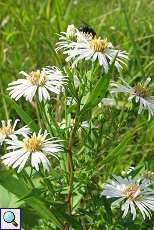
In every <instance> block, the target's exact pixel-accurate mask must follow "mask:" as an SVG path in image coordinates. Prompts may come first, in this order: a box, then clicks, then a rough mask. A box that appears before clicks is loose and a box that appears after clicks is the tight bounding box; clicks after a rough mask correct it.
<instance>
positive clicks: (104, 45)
mask: <svg viewBox="0 0 154 230" xmlns="http://www.w3.org/2000/svg"><path fill="white" fill-rule="evenodd" d="M63 53H64V54H66V55H67V56H68V57H67V58H66V61H67V62H68V61H70V60H73V66H75V65H77V63H78V62H79V61H81V60H83V59H85V60H92V61H93V62H94V61H98V62H99V64H100V66H102V67H103V69H104V71H105V73H107V72H108V70H109V64H110V63H111V62H112V60H113V59H114V57H115V56H116V55H117V57H116V60H115V63H114V65H115V67H116V68H117V70H118V71H120V69H122V66H123V65H126V63H127V61H128V54H127V53H126V52H125V51H121V50H118V49H115V48H114V47H113V46H112V44H111V43H110V42H108V41H107V39H101V38H100V37H99V38H97V37H94V38H93V37H92V36H90V35H88V36H85V34H84V33H81V32H79V31H78V32H77V41H72V42H70V43H69V45H67V46H66V47H65V49H64V51H63Z"/></svg>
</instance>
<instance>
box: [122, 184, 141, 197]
mask: <svg viewBox="0 0 154 230" xmlns="http://www.w3.org/2000/svg"><path fill="white" fill-rule="evenodd" d="M137 191H139V186H138V185H137V184H129V185H128V186H127V187H126V189H125V190H124V195H125V196H127V197H128V198H129V199H130V200H133V199H134V198H135V197H136V196H135V195H136V192H137Z"/></svg>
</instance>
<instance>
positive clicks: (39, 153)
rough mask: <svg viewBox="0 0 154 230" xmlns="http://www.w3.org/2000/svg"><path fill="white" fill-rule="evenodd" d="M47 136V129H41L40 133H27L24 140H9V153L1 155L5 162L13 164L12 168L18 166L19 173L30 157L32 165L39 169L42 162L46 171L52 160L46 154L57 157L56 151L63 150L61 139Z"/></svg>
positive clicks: (8, 164) (9, 164)
mask: <svg viewBox="0 0 154 230" xmlns="http://www.w3.org/2000/svg"><path fill="white" fill-rule="evenodd" d="M47 136H48V133H47V131H45V132H42V130H40V131H39V132H38V134H36V133H33V134H32V135H27V136H26V137H25V138H24V139H23V140H18V139H12V140H7V142H6V143H7V145H8V147H7V151H8V153H7V154H5V155H3V156H2V157H1V159H2V160H3V163H4V164H5V165H7V166H12V168H18V171H17V172H18V173H19V172H21V171H22V169H23V168H24V167H25V165H26V162H27V161H28V159H30V160H31V166H32V167H34V168H35V169H36V170H37V171H39V166H40V164H41V163H42V165H43V169H44V171H45V170H49V166H50V162H49V160H48V158H47V157H46V155H52V156H54V157H56V158H57V155H56V153H58V152H60V151H62V145H60V144H59V142H60V140H55V138H47Z"/></svg>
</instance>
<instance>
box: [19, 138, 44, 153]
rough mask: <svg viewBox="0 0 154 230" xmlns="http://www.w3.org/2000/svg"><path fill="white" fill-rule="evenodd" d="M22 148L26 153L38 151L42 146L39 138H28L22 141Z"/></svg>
mask: <svg viewBox="0 0 154 230" xmlns="http://www.w3.org/2000/svg"><path fill="white" fill-rule="evenodd" d="M23 142H24V148H25V149H26V151H28V152H35V151H40V150H41V148H42V145H43V142H42V139H41V138H40V137H30V138H25V139H24V140H23Z"/></svg>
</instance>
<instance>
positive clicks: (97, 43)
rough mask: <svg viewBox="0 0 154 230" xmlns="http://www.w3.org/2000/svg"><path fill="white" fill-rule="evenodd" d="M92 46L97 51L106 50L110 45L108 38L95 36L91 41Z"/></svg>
mask: <svg viewBox="0 0 154 230" xmlns="http://www.w3.org/2000/svg"><path fill="white" fill-rule="evenodd" d="M90 47H91V48H92V49H93V50H94V51H95V52H104V50H105V49H106V48H107V47H108V42H107V39H104V40H102V39H101V38H94V39H92V40H91V41H90Z"/></svg>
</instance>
